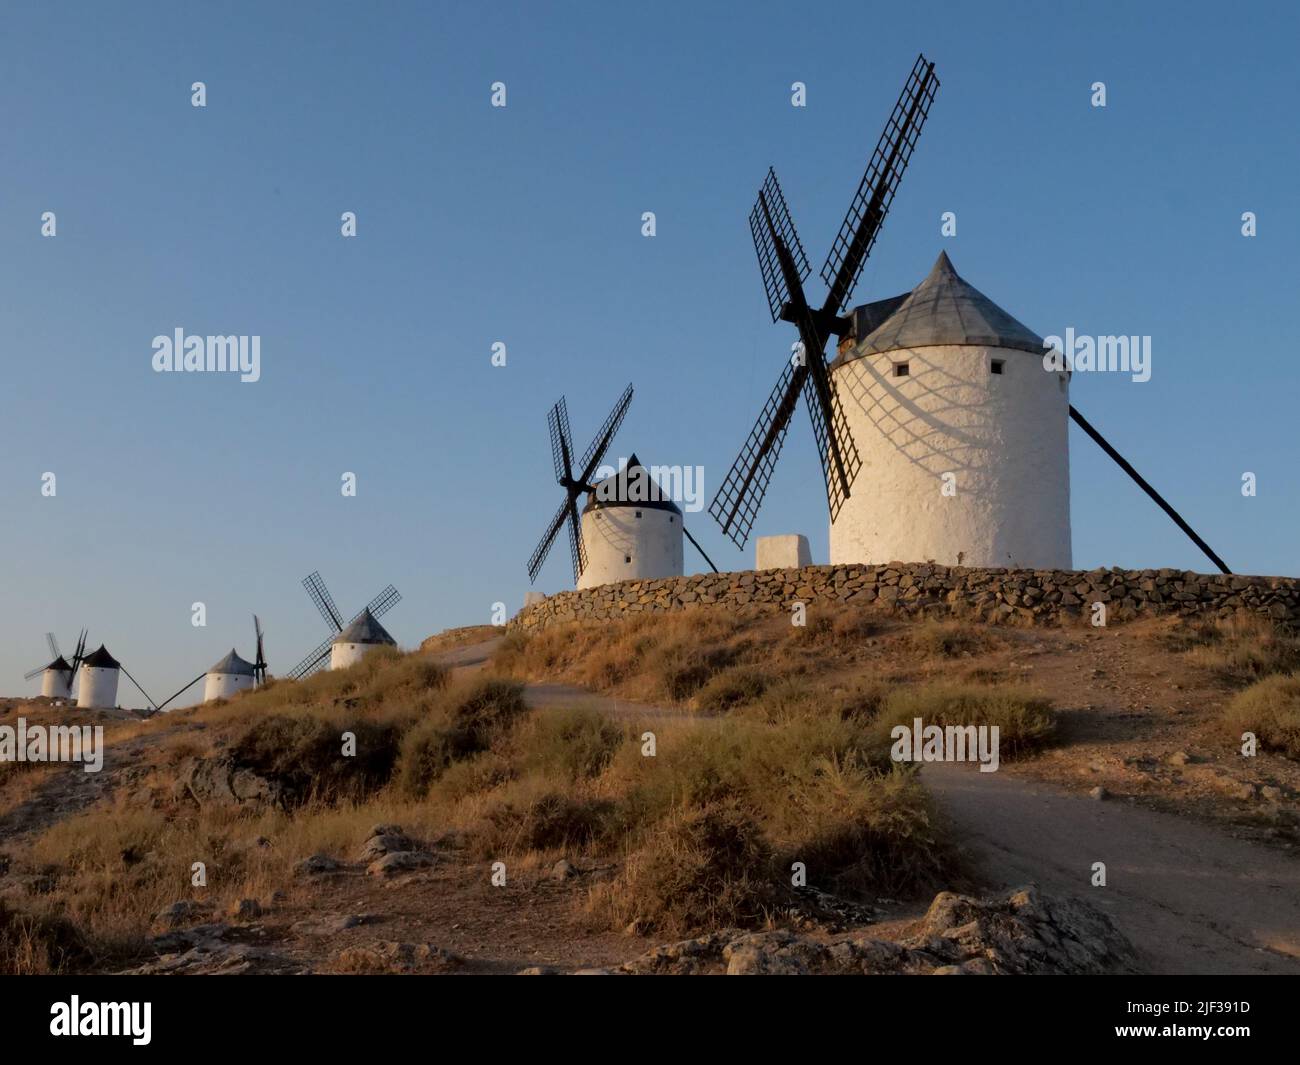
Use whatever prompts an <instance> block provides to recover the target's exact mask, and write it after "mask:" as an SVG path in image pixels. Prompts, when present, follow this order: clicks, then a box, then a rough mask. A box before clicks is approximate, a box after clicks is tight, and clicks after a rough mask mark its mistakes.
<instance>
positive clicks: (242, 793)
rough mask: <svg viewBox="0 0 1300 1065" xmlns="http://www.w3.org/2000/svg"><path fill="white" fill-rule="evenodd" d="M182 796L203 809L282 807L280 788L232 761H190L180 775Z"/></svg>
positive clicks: (209, 759) (202, 759) (194, 759)
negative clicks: (209, 807)
mask: <svg viewBox="0 0 1300 1065" xmlns="http://www.w3.org/2000/svg"><path fill="white" fill-rule="evenodd" d="M176 789H177V792H178V794H180V795H184V796H188V797H189V798H191V799H193V800H194V801H195V802H196V803H198V804H199V805H200V806H229V807H241V806H247V807H259V806H280V805H282V803H283V800H284V795H283V792H282V789H281V788H280V786H279V785H278V784H277V783H275V782H274V781H272V780H268V779H267V778H266V777H263V776H259V775H258V774H257V773H254V772H253V771H252V770H251V769H247V768H244V767H241V766H237V765H235V763H234V761H233V760H232V759H231V758H229V757H218V758H186V759H185V760H184V761H183V762H181V764H180V766H179V767H178V768H177V772H176Z"/></svg>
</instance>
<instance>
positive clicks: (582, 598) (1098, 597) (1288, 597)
mask: <svg viewBox="0 0 1300 1065" xmlns="http://www.w3.org/2000/svg"><path fill="white" fill-rule="evenodd" d="M795 602H802V603H805V604H807V606H808V607H809V608H810V609H811V608H813V607H815V605H816V604H818V603H858V604H862V605H871V606H873V607H876V608H879V609H883V610H888V611H891V612H895V613H906V614H921V613H926V614H949V613H951V614H960V615H963V616H967V617H978V618H983V619H985V620H988V621H1013V622H1016V621H1018V622H1021V623H1026V622H1027V623H1042V624H1057V623H1061V622H1066V621H1070V620H1071V619H1075V618H1079V617H1082V616H1085V615H1086V614H1090V611H1091V604H1093V603H1098V602H1100V603H1105V604H1106V621H1107V623H1108V624H1109V623H1111V622H1113V621H1125V620H1132V619H1134V618H1138V617H1144V616H1154V615H1160V614H1202V615H1206V616H1208V617H1227V616H1229V615H1232V614H1236V613H1253V614H1258V615H1260V616H1262V617H1267V618H1271V619H1273V620H1274V621H1277V622H1282V623H1286V624H1289V625H1300V580H1297V579H1295V578H1291V577H1241V576H1235V575H1226V574H1218V573H1216V574H1204V573H1192V572H1190V571H1183V570H1173V569H1144V570H1122V569H1097V570H1087V571H1082V570H1022V569H972V568H970V567H958V566H936V565H933V564H929V563H902V562H892V563H889V564H888V565H880V566H865V565H840V566H804V567H802V568H800V569H773V570H757V571H755V570H747V571H741V572H736V573H704V574H696V575H694V576H690V577H665V578H661V579H658V580H644V581H622V582H620V583H617V584H605V585H600V586H599V587H596V588H586V589H583V590H582V591H572V592H560V593H559V594H557V595H552V596H548V597H547V598H545V599H544V600H542V601H541V602H539V603H534V604H532V605H531V606H528V607H525V608H524V609H523V610H521V611H520V612H519V613H518V614H517V615H515V617H514V618H513V619H512V620H511V622H510V627H511V628H516V629H522V630H524V631H531V630H533V629H539V628H544V627H546V626H547V625H554V624H558V623H561V622H566V621H579V620H586V619H589V620H605V619H611V618H621V617H626V616H627V615H630V614H640V613H662V612H666V611H672V610H686V609H691V608H711V609H724V610H725V609H731V610H747V611H752V610H759V611H769V612H776V611H787V610H789V609H791V606H792V604H794V603H795Z"/></svg>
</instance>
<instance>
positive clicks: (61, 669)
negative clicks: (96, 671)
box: [45, 655, 72, 673]
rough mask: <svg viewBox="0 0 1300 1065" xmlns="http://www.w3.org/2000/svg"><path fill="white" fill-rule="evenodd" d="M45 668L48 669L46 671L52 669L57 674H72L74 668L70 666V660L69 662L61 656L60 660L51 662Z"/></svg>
mask: <svg viewBox="0 0 1300 1065" xmlns="http://www.w3.org/2000/svg"><path fill="white" fill-rule="evenodd" d="M45 668H46V669H52V670H54V671H55V672H56V673H71V672H72V667H71V666H70V665H68V660H67V659H66V658H64V657H63V656H62V655H59V657H58V658H56V659H55V660H54V661H53V662H51V663H50V664H49V665H48V666H46V667H45Z"/></svg>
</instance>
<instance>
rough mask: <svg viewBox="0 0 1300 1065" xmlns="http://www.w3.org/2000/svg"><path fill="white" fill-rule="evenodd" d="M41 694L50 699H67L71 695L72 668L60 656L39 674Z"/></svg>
mask: <svg viewBox="0 0 1300 1065" xmlns="http://www.w3.org/2000/svg"><path fill="white" fill-rule="evenodd" d="M41 694H42V695H44V696H46V697H47V698H50V699H67V698H69V697H70V696H71V695H72V667H71V666H70V665H68V660H67V659H66V658H64V657H63V656H62V655H59V657H58V658H56V659H55V660H54V661H53V662H51V663H50V664H49V665H48V666H46V667H45V671H44V672H43V673H42V674H41Z"/></svg>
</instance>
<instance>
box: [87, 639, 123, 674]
mask: <svg viewBox="0 0 1300 1065" xmlns="http://www.w3.org/2000/svg"><path fill="white" fill-rule="evenodd" d="M81 664H82V665H83V666H93V667H94V668H95V669H121V668H122V663H121V662H119V661H118V660H117V659H116V658H114V657H113V656H112V655H111V654H109V653H108V648H107V647H105V646H104V645H103V644H102V643H101V644H100V645H99V649H98V650H97V651H92V652H91V653H90V654H88V655H87V656H86V657H85V658H83V659H82V660H81Z"/></svg>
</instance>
